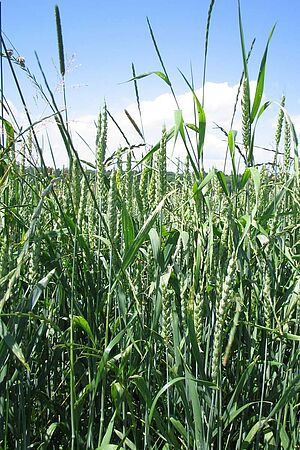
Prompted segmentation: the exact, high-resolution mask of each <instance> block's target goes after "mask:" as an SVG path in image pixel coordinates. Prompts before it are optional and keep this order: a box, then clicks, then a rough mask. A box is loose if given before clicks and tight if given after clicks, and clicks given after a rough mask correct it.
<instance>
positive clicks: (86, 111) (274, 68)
mask: <svg viewBox="0 0 300 450" xmlns="http://www.w3.org/2000/svg"><path fill="white" fill-rule="evenodd" d="M55 4H58V6H59V8H60V14H61V19H62V27H63V35H64V49H65V54H66V57H67V60H68V61H69V62H70V68H69V71H68V73H67V75H66V85H67V96H68V104H69V107H70V116H71V117H72V118H74V120H76V118H81V117H90V118H91V117H92V116H96V115H97V113H98V110H99V108H100V106H101V105H102V104H103V99H104V98H105V99H106V101H107V104H108V107H109V108H110V110H111V111H112V112H113V113H114V114H115V115H116V116H117V117H119V115H120V114H121V112H122V110H123V109H124V108H125V107H126V108H127V107H128V106H130V105H131V104H132V103H133V102H134V98H135V97H134V89H133V86H132V84H131V83H129V84H121V82H123V81H125V80H127V79H128V78H130V76H131V63H132V62H134V64H135V66H136V71H137V73H143V72H146V71H151V70H160V65H159V61H158V59H157V57H156V54H155V51H154V47H153V44H152V41H151V38H150V34H149V30H148V27H147V22H146V16H148V17H149V19H150V22H151V24H152V27H153V30H154V33H155V36H156V39H157V41H158V44H159V48H160V51H161V53H162V56H163V59H164V62H165V64H166V66H167V70H168V72H169V76H170V78H171V80H172V82H173V85H174V89H175V91H176V93H177V94H178V95H179V96H180V95H184V93H185V92H187V88H186V86H185V84H184V82H183V80H182V79H181V77H180V75H179V72H178V70H177V68H180V69H181V70H182V71H183V72H184V73H185V74H187V75H188V74H189V71H190V63H192V66H193V72H194V79H195V85H196V86H197V87H200V85H201V82H202V65H203V47H204V36H205V25H206V18H207V10H208V6H209V1H206V0H202V1H200V0H198V1H195V0H191V1H190V2H188V4H187V5H184V4H183V2H182V1H179V0H168V1H166V0H165V1H164V0H160V1H157V0H152V1H141V0H140V1H138V0H106V1H102V0H98V1H96V0H87V1H85V2H82V1H81V2H80V1H78V0H72V1H70V0H65V1H50V0H44V1H37V0H30V1H24V0H2V29H3V31H4V33H5V35H6V36H7V37H8V38H9V39H10V40H11V42H12V44H13V45H14V47H15V48H16V49H17V51H18V52H19V54H20V55H22V56H24V57H25V58H26V65H28V67H29V68H30V70H31V71H32V72H33V73H34V74H35V75H36V76H37V78H38V79H41V78H40V75H39V72H38V69H37V65H36V62H35V56H34V51H37V53H38V55H39V57H40V60H41V62H42V65H43V67H44V70H45V72H46V73H47V77H48V80H49V82H50V85H51V86H52V88H55V86H56V85H57V84H58V83H59V75H58V71H57V67H58V56H57V47H56V30H55V19H54V6H55ZM241 7H242V15H243V23H244V31H245V39H246V45H247V46H249V45H250V43H251V40H252V39H253V38H254V37H256V44H255V47H254V50H253V56H252V58H251V62H250V78H251V80H255V79H256V77H257V73H258V69H259V63H260V59H261V56H262V53H263V50H264V47H265V44H266V41H267V37H268V34H269V32H270V30H271V28H272V26H273V24H274V23H275V22H277V26H276V30H275V34H274V36H273V38H272V41H271V45H270V51H269V58H268V63H267V75H266V88H265V92H266V97H267V99H272V100H275V101H279V100H280V97H281V94H282V93H284V94H285V95H286V97H287V107H288V110H289V112H290V114H291V115H293V116H297V115H298V114H299V112H300V93H299V88H298V86H299V72H300V70H299V69H300V53H299V48H300V28H299V18H300V3H299V2H298V1H297V0H290V1H289V2H282V1H280V0H264V1H261V0H260V1H259V0H251V1H250V0H241ZM7 46H10V44H8V43H7ZM241 70H242V59H241V51H240V40H239V30H238V18H237V0H216V1H215V7H214V10H213V14H212V19H211V30H210V41H209V51H208V68H207V81H209V82H211V83H216V84H220V83H228V85H229V86H234V85H236V84H237V83H238V81H239V79H240V74H241ZM19 77H20V81H21V83H22V86H23V92H24V94H25V97H26V99H27V101H28V103H29V105H30V108H31V112H32V114H33V115H35V114H37V115H38V114H39V113H41V112H43V111H44V110H43V106H42V105H41V104H40V103H38V105H37V106H36V105H35V103H34V101H33V98H34V96H35V94H36V92H35V90H34V89H33V87H32V85H31V83H30V82H29V81H28V80H27V79H26V77H25V76H24V74H23V73H21V72H20V73H19ZM211 87H213V86H211ZM225 87H226V86H225ZM139 89H140V97H141V99H142V100H144V101H155V99H157V97H159V96H161V95H163V94H165V93H167V92H168V90H167V86H166V85H165V84H164V83H163V82H162V81H161V80H160V79H158V78H156V77H149V78H146V79H143V80H141V81H140V82H139ZM4 93H5V95H6V97H7V98H8V99H9V100H10V101H11V102H12V103H13V105H14V106H15V107H16V109H17V110H18V111H19V110H20V108H21V107H20V102H19V100H18V97H17V95H16V91H15V88H14V86H13V82H12V79H11V76H10V74H9V71H8V70H7V69H6V68H5V70H4ZM219 95H221V96H222V92H221V91H220V92H219ZM224 95H225V96H226V94H224ZM58 98H60V93H58ZM228 99H229V97H228ZM230 99H231V97H230ZM161 101H162V100H161ZM211 101H214V100H213V97H212V100H211ZM228 101H229V100H228ZM159 105H160V103H159ZM208 106H209V107H210V109H211V110H212V111H214V105H213V104H212V105H208ZM170 107H171V108H172V106H170ZM224 107H225V108H228V107H229V105H226V106H224ZM174 108H175V106H174ZM129 109H130V108H129ZM273 110H274V114H276V108H273ZM132 111H133V110H132ZM226 111H227V110H226ZM218 117H219V116H218V113H217V112H216V119H217V120H218ZM269 121H270V119H269ZM269 123H270V122H268V124H269ZM84 127H87V122H86V123H85V125H84V126H83V127H82V128H81V129H80V131H81V132H83V130H84ZM150 128H151V124H150ZM262 132H263V131H262ZM149 136H150V137H151V136H152V134H151V132H150V135H149ZM89 138H90V139H92V136H89V137H87V139H89ZM268 139H269V140H270V138H268ZM91 142H92V141H91ZM212 159H213V158H212Z"/></svg>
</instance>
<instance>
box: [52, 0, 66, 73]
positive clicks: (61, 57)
mask: <svg viewBox="0 0 300 450" xmlns="http://www.w3.org/2000/svg"><path fill="white" fill-rule="evenodd" d="M54 10H55V20H56V35H57V45H58V56H59V66H60V73H61V76H62V77H64V76H65V72H66V69H65V56H64V45H63V36H62V29H61V21H60V14H59V9H58V6H57V5H55V8H54Z"/></svg>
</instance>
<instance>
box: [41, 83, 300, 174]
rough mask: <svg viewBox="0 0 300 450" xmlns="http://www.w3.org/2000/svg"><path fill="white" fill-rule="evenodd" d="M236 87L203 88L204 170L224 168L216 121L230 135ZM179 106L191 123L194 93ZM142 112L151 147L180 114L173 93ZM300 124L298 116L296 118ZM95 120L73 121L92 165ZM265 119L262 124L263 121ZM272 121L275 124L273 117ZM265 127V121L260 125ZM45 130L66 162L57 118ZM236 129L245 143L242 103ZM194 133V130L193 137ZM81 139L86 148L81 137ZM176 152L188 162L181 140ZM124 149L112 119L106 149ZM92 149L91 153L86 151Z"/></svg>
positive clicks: (124, 121)
mask: <svg viewBox="0 0 300 450" xmlns="http://www.w3.org/2000/svg"><path fill="white" fill-rule="evenodd" d="M237 89H238V85H234V86H230V85H229V84H228V83H227V82H224V83H212V82H207V83H206V86H205V108H204V109H205V113H206V119H207V129H206V138H205V144H204V159H205V167H206V169H207V168H209V167H212V166H214V167H217V168H220V169H223V165H224V157H225V153H226V147H227V145H226V141H225V139H226V137H225V135H224V134H223V133H222V132H221V131H220V130H217V129H216V127H215V124H214V123H217V124H218V125H220V126H221V127H223V128H224V129H225V130H226V131H228V130H229V127H230V123H231V118H232V113H233V107H234V103H235V100H236V95H237ZM254 91H255V82H254V81H251V92H252V95H253V92H254ZM196 94H197V96H198V98H199V99H200V101H201V99H202V90H201V89H198V90H197V91H196ZM177 100H178V103H179V107H180V108H181V110H182V112H183V117H184V120H185V121H186V122H193V116H194V113H193V97H192V94H191V93H190V92H188V91H187V92H184V93H183V94H181V95H178V97H177ZM126 110H127V111H128V112H129V114H130V115H131V116H132V117H133V119H134V120H135V121H136V123H137V124H138V125H140V120H139V114H138V110H137V105H136V104H135V103H132V104H129V105H127V107H126ZM141 110H142V117H143V126H144V130H145V137H146V142H147V144H149V145H150V144H155V143H156V142H158V140H159V139H160V135H161V129H162V126H163V125H164V124H165V125H166V127H167V129H168V128H170V127H172V126H173V123H174V111H175V110H176V104H175V101H174V98H173V96H172V94H171V93H166V94H163V95H160V96H158V97H156V98H154V99H152V100H144V101H142V102H141ZM114 118H115V120H116V121H117V123H118V124H119V126H120V127H121V129H122V130H123V132H124V133H125V135H126V136H127V138H128V139H129V142H130V143H131V144H140V143H141V142H142V140H141V138H140V137H139V135H138V134H137V132H136V130H135V129H134V127H133V126H132V124H131V123H130V121H129V120H128V118H127V117H126V115H125V114H124V112H123V111H119V112H117V113H116V114H114ZM296 119H297V120H298V122H299V124H300V116H299V117H297V118H296ZM96 120H97V117H95V116H93V115H88V114H86V115H82V116H80V117H76V118H73V119H71V120H70V130H71V132H72V137H73V140H74V144H75V147H76V149H77V150H78V153H79V155H80V157H81V158H82V159H84V160H88V161H91V162H94V160H95V157H94V155H93V151H94V147H95V137H96V128H95V121H96ZM263 120H264V119H263V117H262V121H263ZM272 120H274V119H273V118H272ZM267 122H268V124H267V125H268V126H267V127H264V126H259V128H258V133H257V140H256V142H257V143H258V145H265V146H266V145H270V143H271V142H272V139H273V135H274V130H272V127H270V121H267ZM262 123H263V122H262ZM45 128H46V129H47V132H48V135H49V137H50V139H51V144H52V148H53V152H54V156H55V160H56V163H57V165H59V166H61V165H66V164H67V154H66V150H65V149H64V145H63V141H62V139H61V137H60V136H59V133H58V130H57V128H56V125H55V124H53V120H52V121H51V120H48V121H46V122H45V123H42V124H40V125H38V126H37V134H38V136H40V137H41V136H42V135H45ZM233 128H234V129H237V130H238V131H239V133H238V136H237V140H238V141H240V140H241V132H240V130H241V114H240V101H239V103H238V108H237V114H236V117H235V121H234V126H233ZM193 134H194V132H193V131H192V130H190V135H191V136H192V135H193ZM78 135H80V136H81V137H82V138H83V139H84V140H85V141H86V143H87V144H88V145H86V144H85V143H84V142H83V140H82V139H81V138H80V137H79V136H78ZM43 140H44V147H45V151H44V156H45V160H46V162H47V164H51V157H50V155H49V151H47V150H46V148H47V142H46V140H45V137H44V139H43ZM178 141H179V142H178V144H177V145H176V148H175V151H174V153H173V155H172V158H173V159H174V160H176V159H177V158H181V159H182V160H184V159H185V150H184V146H183V144H182V143H181V142H180V139H179V140H178ZM120 145H122V146H126V144H125V141H124V139H123V138H122V136H121V134H120V133H119V131H118V130H117V128H116V126H115V125H114V124H112V123H111V121H109V129H108V151H109V152H110V153H112V152H114V151H115V150H117V148H118V147H119V146H120ZM88 146H90V148H91V149H89V148H88ZM172 148H173V144H171V145H169V151H170V152H172ZM141 154H142V151H141V150H139V151H136V152H135V155H136V157H137V158H139V157H140V156H141ZM270 159H272V157H270V153H267V152H265V153H262V152H261V151H259V161H266V160H270Z"/></svg>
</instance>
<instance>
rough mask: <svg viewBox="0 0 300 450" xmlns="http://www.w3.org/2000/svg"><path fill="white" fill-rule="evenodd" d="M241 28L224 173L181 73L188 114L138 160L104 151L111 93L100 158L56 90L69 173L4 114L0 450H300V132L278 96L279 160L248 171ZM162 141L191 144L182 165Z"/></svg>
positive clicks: (249, 111)
mask: <svg viewBox="0 0 300 450" xmlns="http://www.w3.org/2000/svg"><path fill="white" fill-rule="evenodd" d="M213 3H214V2H212V3H211V8H210V10H209V20H210V16H211V9H212V6H213ZM56 13H57V15H59V12H58V11H56ZM58 17H59V16H58ZM149 26H150V25H149ZM59 28H60V36H61V25H60V23H59ZM240 29H241V41H242V50H243V60H244V76H243V78H242V80H244V81H243V83H242V84H241V85H242V86H243V93H242V110H243V129H242V134H243V146H242V147H241V146H240V147H237V145H236V142H235V135H236V133H235V132H234V131H233V130H228V155H229V156H228V157H229V158H230V161H231V165H232V172H231V174H230V175H229V176H225V174H224V173H223V172H222V171H217V170H210V171H209V172H208V173H204V170H203V166H202V164H203V149H204V148H205V124H206V118H205V113H204V108H203V104H201V103H200V101H199V100H198V98H197V97H196V95H195V93H194V91H193V89H192V87H191V86H190V88H191V90H192V93H193V97H194V101H195V105H196V110H197V115H196V117H195V124H185V123H184V121H183V118H182V115H181V113H180V112H179V111H177V114H176V116H175V126H174V128H173V129H172V130H170V131H167V130H165V129H163V130H162V137H161V140H160V142H159V143H158V145H156V146H154V147H153V148H152V149H151V150H150V151H149V152H148V153H147V154H146V156H145V157H144V158H143V161H142V162H140V163H139V164H136V161H135V160H134V153H133V151H132V149H130V148H124V149H120V150H119V151H117V152H116V153H115V154H114V155H112V156H110V157H109V158H108V159H107V155H106V142H107V120H108V114H107V109H106V106H104V107H103V109H102V111H101V113H100V115H99V121H98V127H97V139H96V160H95V166H94V169H92V168H91V167H89V168H85V167H84V163H83V162H82V161H81V160H80V159H79V157H78V154H77V151H76V149H75V148H74V146H73V143H72V139H71V136H70V135H69V132H68V127H67V125H66V122H65V120H64V118H63V117H62V116H61V114H60V113H59V110H58V108H57V107H56V103H55V100H54V97H53V96H52V95H51V92H50V91H49V99H48V102H49V105H50V106H51V108H52V110H53V113H54V114H55V119H56V122H57V125H58V127H59V130H60V132H61V135H62V138H63V141H64V144H65V148H66V150H67V152H68V154H69V161H70V165H69V169H68V170H65V171H62V170H59V169H56V170H54V169H49V168H48V169H47V168H46V166H45V165H44V164H43V158H42V153H41V152H40V148H39V145H38V142H37V140H36V138H35V135H34V126H30V128H29V131H27V132H22V131H21V132H18V130H17V129H16V127H12V125H11V122H10V121H5V122H4V125H5V131H6V139H5V142H4V143H3V144H4V145H3V146H2V147H1V154H0V338H1V341H0V448H1V449H3V450H8V449H28V448H34V449H46V448H48V449H53V450H57V449H69V448H71V449H72V450H73V449H87V450H96V449H99V450H100V449H101V450H112V449H115V450H117V449H131V450H134V449H136V450H141V449H188V450H189V449H197V450H199V449H211V448H216V449H219V450H221V449H233V448H234V449H245V448H257V449H259V448H263V449H275V448H278V449H279V448H283V449H285V450H288V449H293V448H296V447H297V445H300V430H299V425H298V424H299V420H300V396H299V391H300V370H299V353H300V346H299V341H300V330H299V319H300V273H299V254H300V233H299V223H300V208H299V181H300V180H299V166H298V153H297V151H298V142H297V138H296V135H295V131H294V127H293V125H292V123H291V121H290V119H289V116H288V114H287V112H286V111H285V109H284V108H283V106H282V108H281V109H280V112H279V119H278V127H277V130H276V136H275V141H276V149H275V152H274V159H273V161H272V164H270V165H263V166H261V167H260V169H258V168H257V167H255V139H254V137H255V135H254V133H255V124H256V120H257V119H258V118H259V117H260V116H261V115H262V113H263V111H264V110H265V109H266V108H267V106H268V104H267V103H266V104H265V105H263V106H261V105H260V102H261V97H262V95H261V93H262V91H263V87H264V86H263V85H264V80H263V78H262V77H264V71H265V63H266V53H265V54H264V56H263V60H262V66H261V68H260V72H259V78H258V83H257V91H256V94H255V99H254V102H253V105H252V106H251V104H250V95H249V79H248V73H247V58H246V56H245V50H244V43H243V33H242V25H241V23H240ZM150 30H151V33H152V34H151V36H152V38H153V40H154V42H155V38H154V35H153V32H152V29H151V28H150ZM61 39H62V38H61ZM207 39H208V33H207ZM206 43H207V42H206ZM267 47H268V46H267ZM61 48H62V46H61ZM61 51H62V50H61ZM157 51H158V49H157ZM266 52H267V48H266ZM60 56H61V55H60ZM159 56H160V55H159ZM10 58H11V57H10ZM11 60H12V58H11V59H10V61H11ZM12 70H14V69H12ZM22 70H27V68H23V69H22ZM163 70H164V73H163V72H158V73H159V76H160V77H161V78H164V80H165V81H167V82H168V83H167V84H169V85H170V83H169V79H168V76H167V74H166V72H165V67H164V66H163ZM28 75H29V76H31V74H30V72H29V71H28ZM134 76H135V75H134ZM137 79H138V77H135V83H136V80H137ZM41 89H42V88H41ZM46 90H47V85H46ZM42 92H43V91H42ZM43 95H44V97H45V98H47V97H46V94H44V93H43ZM283 104H284V101H283V102H282V105H283ZM135 125H136V124H135ZM136 126H137V125H136ZM188 131H189V132H191V131H192V132H194V133H195V135H196V138H197V144H196V148H195V149H193V148H192V147H191V146H190V142H189V140H188V139H187V133H188ZM141 134H142V132H141ZM172 138H174V139H175V140H177V139H178V140H179V138H181V140H182V145H183V147H185V149H186V150H187V154H188V157H187V159H186V162H185V163H184V164H179V167H178V171H177V173H176V175H175V174H173V175H172V174H170V173H167V154H166V147H167V142H168V141H169V140H171V139H172ZM36 154H37V155H38V157H39V163H36V162H35V161H36V160H35V158H34V156H35V155H36ZM238 157H241V158H243V159H244V161H245V164H246V165H245V169H244V172H243V173H242V174H239V171H238V169H237V168H236V163H237V160H238Z"/></svg>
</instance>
